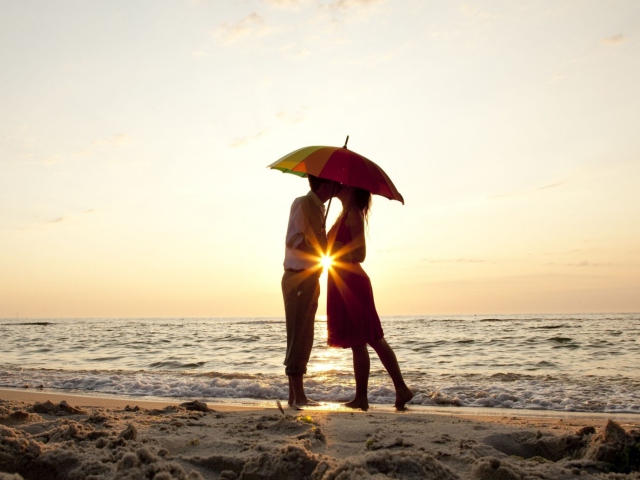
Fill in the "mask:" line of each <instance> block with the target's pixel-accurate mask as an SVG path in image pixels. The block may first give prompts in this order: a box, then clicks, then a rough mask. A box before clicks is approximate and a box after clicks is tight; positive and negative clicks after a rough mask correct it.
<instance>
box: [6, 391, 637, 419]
mask: <svg viewBox="0 0 640 480" xmlns="http://www.w3.org/2000/svg"><path fill="white" fill-rule="evenodd" d="M0 400H8V401H19V402H24V403H35V402H44V401H46V400H50V401H52V402H53V403H59V402H61V401H63V400H67V401H69V403H73V404H75V405H77V406H79V407H103V408H125V407H126V406H127V405H131V406H133V405H137V406H139V407H140V408H147V409H153V408H156V409H158V408H165V407H168V406H176V405H179V404H180V403H183V402H187V401H191V400H200V399H196V398H193V399H192V398H189V399H187V398H183V399H177V398H167V399H161V398H149V397H134V396H128V397H127V396H117V395H106V394H96V395H90V394H87V393H73V392H69V393H66V392H60V391H51V390H46V389H42V390H34V389H17V388H16V389H14V388H7V387H0ZM247 401H250V402H255V404H252V405H243V404H242V403H240V402H216V401H213V402H212V401H207V402H205V403H206V404H207V405H208V406H209V407H210V408H212V409H213V410H216V411H220V412H234V411H257V410H275V411H277V410H278V408H277V404H276V400H254V399H247ZM321 403H322V402H321ZM281 404H282V406H283V407H284V408H285V410H286V411H288V412H290V413H291V414H293V412H298V413H302V412H309V413H321V412H334V413H335V412H342V413H355V414H365V413H366V414H374V413H375V414H378V413H381V414H400V415H403V414H408V413H410V414H416V415H444V416H452V417H463V418H473V419H480V418H483V419H489V420H491V419H499V418H513V419H515V418H517V419H519V420H523V419H548V420H550V421H551V420H571V421H580V422H591V423H594V422H595V423H601V424H604V423H606V421H608V420H614V421H617V422H619V423H623V424H627V425H631V426H634V428H640V415H638V414H633V413H606V412H570V411H558V410H527V409H510V408H499V407H454V406H450V407H439V406H425V405H411V404H409V405H408V410H407V411H406V412H397V411H396V410H395V408H394V407H393V406H392V405H378V404H373V405H371V407H370V409H369V410H368V411H367V412H361V411H359V410H351V409H348V408H344V407H341V406H340V404H339V403H324V404H323V405H321V406H320V407H306V408H303V409H301V410H294V409H292V408H290V407H289V408H288V407H287V406H286V402H285V401H284V400H281Z"/></svg>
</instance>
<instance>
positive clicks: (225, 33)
mask: <svg viewBox="0 0 640 480" xmlns="http://www.w3.org/2000/svg"><path fill="white" fill-rule="evenodd" d="M268 30H269V28H268V27H267V25H266V22H265V21H264V18H262V17H261V16H260V15H258V14H257V13H255V12H253V13H251V14H250V15H248V16H246V17H244V18H243V19H242V20H240V21H239V22H237V23H234V24H229V23H223V24H222V25H220V26H219V27H218V28H216V30H215V31H214V35H215V36H216V37H218V38H220V39H222V41H223V42H224V43H227V44H229V43H234V42H236V41H238V40H239V39H241V38H242V37H247V36H262V35H265V34H266V33H267V32H268Z"/></svg>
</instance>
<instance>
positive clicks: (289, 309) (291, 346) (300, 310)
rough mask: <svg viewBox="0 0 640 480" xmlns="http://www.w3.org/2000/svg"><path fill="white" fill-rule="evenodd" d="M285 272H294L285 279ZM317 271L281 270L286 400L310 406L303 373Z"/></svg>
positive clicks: (310, 340) (310, 335)
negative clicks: (286, 383) (283, 271)
mask: <svg viewBox="0 0 640 480" xmlns="http://www.w3.org/2000/svg"><path fill="white" fill-rule="evenodd" d="M287 274H289V275H294V277H292V278H287ZM318 278H319V272H318V273H317V274H316V273H314V274H312V275H308V274H307V272H301V273H293V274H291V273H290V272H285V277H283V295H284V298H285V312H286V314H287V355H286V358H285V362H284V364H285V365H286V369H285V373H286V374H287V375H288V376H289V403H294V404H296V405H310V404H312V403H315V402H313V400H310V399H308V398H307V396H306V394H305V392H304V386H303V375H304V374H306V373H307V363H308V361H309V357H310V355H311V348H312V347H313V333H314V332H313V330H314V323H315V315H316V311H317V309H318V297H319V295H320V286H319V284H318Z"/></svg>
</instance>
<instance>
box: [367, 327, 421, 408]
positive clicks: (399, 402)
mask: <svg viewBox="0 0 640 480" xmlns="http://www.w3.org/2000/svg"><path fill="white" fill-rule="evenodd" d="M370 345H371V346H372V347H373V349H374V350H375V351H376V353H377V354H378V357H379V358H380V361H381V362H382V365H384V368H386V369H387V372H388V373H389V375H390V376H391V380H392V381H393V385H394V387H396V403H395V406H396V408H397V409H398V410H404V408H405V404H406V403H407V402H408V401H409V400H411V399H412V398H413V392H412V391H411V390H410V389H409V387H407V384H406V383H404V379H403V378H402V372H401V371H400V365H398V359H397V358H396V354H395V353H394V351H393V349H392V348H391V347H390V346H389V344H388V343H387V341H386V340H385V339H384V338H381V339H379V340H375V341H373V342H371V344H370Z"/></svg>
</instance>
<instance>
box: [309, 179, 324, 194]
mask: <svg viewBox="0 0 640 480" xmlns="http://www.w3.org/2000/svg"><path fill="white" fill-rule="evenodd" d="M307 177H309V187H311V191H312V192H314V193H315V192H317V191H318V189H319V188H320V187H321V186H322V184H323V183H326V182H327V180H325V179H324V178H318V177H314V176H313V175H307Z"/></svg>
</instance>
